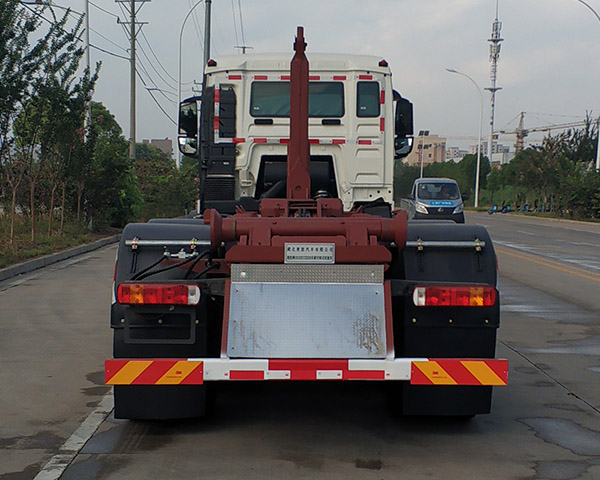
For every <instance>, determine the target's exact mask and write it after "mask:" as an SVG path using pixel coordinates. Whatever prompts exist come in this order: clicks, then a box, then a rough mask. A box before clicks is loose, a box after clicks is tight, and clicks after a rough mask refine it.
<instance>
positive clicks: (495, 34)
mask: <svg viewBox="0 0 600 480" xmlns="http://www.w3.org/2000/svg"><path fill="white" fill-rule="evenodd" d="M500 30H502V22H500V21H499V20H498V0H496V19H495V20H494V23H492V36H491V38H488V42H490V81H491V86H490V87H486V88H485V90H489V92H490V97H491V98H490V101H491V111H490V139H489V142H488V159H489V161H490V163H491V162H492V147H493V144H494V113H495V110H496V92H497V91H498V90H502V87H497V86H496V79H497V74H498V61H499V60H500V47H501V45H500V44H501V43H502V42H503V41H504V39H503V38H501V37H500Z"/></svg>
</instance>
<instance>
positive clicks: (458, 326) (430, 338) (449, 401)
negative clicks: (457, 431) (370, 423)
mask: <svg viewBox="0 0 600 480" xmlns="http://www.w3.org/2000/svg"><path fill="white" fill-rule="evenodd" d="M407 241H408V242H412V245H413V247H408V246H407V248H406V249H405V250H404V252H402V255H403V258H402V264H403V268H404V278H405V279H406V280H409V281H414V282H417V283H418V282H425V283H430V282H439V283H441V284H443V283H444V282H447V283H455V282H460V283H466V284H469V283H470V284H479V285H481V284H484V285H491V286H494V287H495V286H496V257H495V253H494V248H493V245H492V241H491V238H490V237H489V234H488V233H487V231H486V230H485V228H483V227H481V226H478V225H452V224H444V225H435V224H421V223H412V222H409V225H408V235H407ZM436 242H439V244H438V246H435V247H428V246H424V247H422V248H419V247H418V246H417V247H415V246H414V245H415V243H416V244H417V245H418V244H419V243H422V244H424V245H427V244H435V243H436ZM444 242H447V243H448V244H451V243H452V242H456V243H460V242H464V243H465V244H468V243H469V242H470V243H474V244H475V245H477V244H480V245H484V246H481V247H480V248H477V247H461V248H456V247H452V246H447V247H444V246H443V243H444ZM394 311H395V319H396V320H395V325H394V327H395V345H396V355H397V356H403V357H420V356H422V357H428V358H494V356H495V351H496V331H497V328H498V326H499V323H500V304H499V301H497V302H496V304H495V305H494V306H492V307H476V308H473V307H415V306H414V304H413V302H412V301H411V299H410V298H406V297H405V298H404V299H402V300H396V301H395V305H394ZM396 391H397V394H398V397H399V398H396V399H395V400H396V402H395V404H396V405H397V404H398V403H400V405H401V411H402V413H403V414H405V415H440V416H472V415H477V414H485V413H489V412H490V410H491V401H492V387H480V386H439V385H432V386H429V385H427V386H421V385H410V384H406V383H405V384H402V385H401V388H399V389H397V390H396Z"/></svg>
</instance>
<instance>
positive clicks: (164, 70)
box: [141, 30, 194, 85]
mask: <svg viewBox="0 0 600 480" xmlns="http://www.w3.org/2000/svg"><path fill="white" fill-rule="evenodd" d="M141 34H142V38H143V39H144V41H145V42H146V45H148V48H149V49H150V52H151V53H152V56H153V57H154V58H155V59H156V61H157V62H158V65H159V66H160V68H161V69H162V71H163V72H165V74H166V75H167V76H168V77H169V78H170V79H171V80H172V81H173V82H177V80H176V79H175V78H174V77H173V75H171V73H170V72H169V71H168V70H167V69H166V68H165V67H164V66H163V64H162V62H161V61H160V59H159V58H158V56H157V55H156V52H155V51H154V49H153V48H152V45H151V44H150V41H149V40H148V37H146V34H145V33H144V31H143V30H141ZM165 83H167V82H165ZM192 83H194V82H185V83H182V85H190V84H192Z"/></svg>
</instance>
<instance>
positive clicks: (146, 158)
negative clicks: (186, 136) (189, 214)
mask: <svg viewBox="0 0 600 480" xmlns="http://www.w3.org/2000/svg"><path fill="white" fill-rule="evenodd" d="M134 168H135V172H136V176H137V179H138V185H139V189H140V193H141V195H142V198H143V200H144V205H143V208H142V214H141V216H142V218H143V219H149V218H152V217H172V216H176V215H181V214H182V213H184V212H186V211H187V210H190V209H191V208H192V205H193V204H194V202H195V199H196V197H197V177H198V162H197V160H196V161H193V159H192V160H187V161H185V162H183V163H182V165H181V169H180V170H178V169H177V168H176V165H175V162H174V161H173V160H172V159H171V158H170V156H169V155H167V154H165V153H164V152H162V151H161V150H160V149H158V148H156V147H153V146H151V145H148V144H139V145H137V146H136V159H135V161H134Z"/></svg>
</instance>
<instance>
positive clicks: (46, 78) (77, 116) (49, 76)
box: [13, 11, 99, 241]
mask: <svg viewBox="0 0 600 480" xmlns="http://www.w3.org/2000/svg"><path fill="white" fill-rule="evenodd" d="M52 13H53V12H52ZM68 14H69V11H67V12H66V13H65V14H64V15H63V16H62V17H61V18H60V19H56V17H54V22H53V23H52V24H51V25H50V27H49V36H48V37H47V42H46V49H45V56H44V60H43V61H42V62H41V64H40V65H39V70H38V72H37V73H36V75H35V76H34V77H33V79H32V83H31V94H30V98H29V99H28V100H27V102H26V103H25V104H24V106H23V108H22V109H21V112H20V113H19V116H18V117H17V119H16V121H15V123H14V126H13V131H14V133H15V137H16V138H17V140H18V141H17V145H18V147H19V151H20V153H21V155H22V157H23V158H24V160H25V162H26V164H27V178H28V180H29V199H30V201H29V213H30V217H31V241H33V240H34V238H35V221H34V220H35V212H36V208H35V198H36V197H35V191H36V188H37V186H38V184H39V182H40V180H41V177H42V175H43V174H48V175H50V177H51V178H50V181H49V182H48V184H49V185H50V188H51V192H50V195H49V198H50V201H49V205H48V207H49V208H48V211H49V220H48V222H49V224H48V231H49V233H50V232H51V230H52V219H53V212H54V201H55V194H56V189H57V188H58V185H59V183H60V181H61V178H62V177H63V174H64V169H65V166H66V162H67V161H68V158H69V150H70V149H71V147H72V140H73V139H74V137H75V132H76V131H77V130H78V129H80V128H82V127H83V119H84V112H85V108H86V104H87V103H88V102H89V100H90V98H91V94H92V91H93V88H94V85H95V82H96V80H97V76H98V68H99V65H97V66H96V72H95V73H94V75H93V76H92V77H91V78H90V75H89V73H90V72H89V71H87V70H86V71H85V72H84V75H83V76H82V77H80V78H77V71H78V68H79V63H80V60H81V58H82V56H83V53H84V49H83V47H82V46H81V45H80V44H79V42H78V37H79V33H80V31H81V26H82V19H80V20H79V22H78V23H77V24H76V25H75V27H74V28H73V29H72V30H70V31H67V30H65V24H66V22H67V19H68ZM65 142H67V143H68V146H66V151H65Z"/></svg>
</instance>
